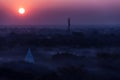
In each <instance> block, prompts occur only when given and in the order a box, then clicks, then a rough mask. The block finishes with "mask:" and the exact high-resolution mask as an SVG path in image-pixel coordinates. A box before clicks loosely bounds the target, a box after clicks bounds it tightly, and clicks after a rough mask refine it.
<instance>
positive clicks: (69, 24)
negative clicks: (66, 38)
mask: <svg viewBox="0 0 120 80" xmlns="http://www.w3.org/2000/svg"><path fill="white" fill-rule="evenodd" d="M67 22H68V29H67V31H68V32H70V31H71V30H70V29H71V28H70V27H71V19H70V18H68V20H67Z"/></svg>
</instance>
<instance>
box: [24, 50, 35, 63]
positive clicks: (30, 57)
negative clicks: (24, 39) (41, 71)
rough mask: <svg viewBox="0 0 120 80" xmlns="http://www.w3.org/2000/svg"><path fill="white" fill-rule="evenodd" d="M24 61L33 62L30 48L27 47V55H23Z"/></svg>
mask: <svg viewBox="0 0 120 80" xmlns="http://www.w3.org/2000/svg"><path fill="white" fill-rule="evenodd" d="M25 62H29V63H35V61H34V58H33V56H32V53H31V50H30V48H29V49H28V52H27V55H26V57H25Z"/></svg>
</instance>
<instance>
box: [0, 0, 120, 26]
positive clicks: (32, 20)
mask: <svg viewBox="0 0 120 80" xmlns="http://www.w3.org/2000/svg"><path fill="white" fill-rule="evenodd" d="M119 4H120V1H119V0H31V1H30V0H1V1H0V24H5V25H9V24H15V25H19V24H21V25H22V24H33V25H34V24H40V25H58V24H60V25H65V24H66V19H67V18H68V17H71V19H72V24H73V25H78V24H116V23H117V24H118V23H119V21H120V9H119V8H120V5H119ZM20 7H24V8H25V9H26V13H25V14H24V15H20V14H19V13H18V9H19V8H20Z"/></svg>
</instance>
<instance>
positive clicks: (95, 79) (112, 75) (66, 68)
mask: <svg viewBox="0 0 120 80" xmlns="http://www.w3.org/2000/svg"><path fill="white" fill-rule="evenodd" d="M119 56H120V55H119V54H108V53H97V54H96V57H84V58H82V59H81V56H76V57H79V58H80V59H75V55H71V54H69V53H61V54H55V55H53V56H51V59H54V61H55V64H56V62H58V64H60V65H62V63H63V57H64V58H66V60H67V59H69V60H70V59H71V60H76V61H78V62H79V64H77V65H73V64H72V63H71V64H69V65H63V66H57V67H56V68H54V69H51V68H50V67H49V66H45V65H40V64H32V63H28V62H24V61H19V62H15V61H14V62H7V63H2V64H1V65H0V80H120V76H119V74H120V59H119V58H120V57H119ZM58 57H61V58H58ZM58 59H59V61H58ZM91 59H92V60H91ZM60 60H61V62H60ZM54 61H53V62H52V63H54ZM94 61H97V62H96V63H94ZM87 62H89V63H87ZM67 63H68V62H66V64H67ZM50 64H51V63H50ZM52 66H53V67H55V66H54V65H52ZM90 66H92V67H90Z"/></svg>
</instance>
